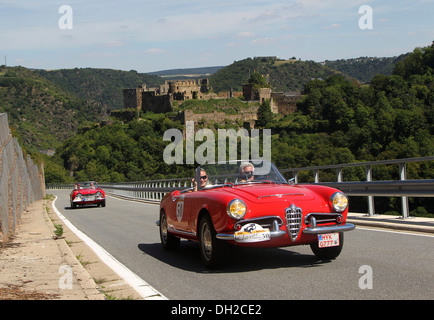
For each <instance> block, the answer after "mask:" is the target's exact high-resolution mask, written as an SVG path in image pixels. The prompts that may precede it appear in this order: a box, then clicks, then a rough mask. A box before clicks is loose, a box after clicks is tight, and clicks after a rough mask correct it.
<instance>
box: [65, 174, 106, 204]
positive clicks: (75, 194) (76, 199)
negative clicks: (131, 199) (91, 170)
mask: <svg viewBox="0 0 434 320" xmlns="http://www.w3.org/2000/svg"><path fill="white" fill-rule="evenodd" d="M69 198H70V203H71V208H73V209H74V208H75V207H77V206H85V205H90V204H96V205H98V206H102V207H105V205H106V198H105V192H104V190H103V189H101V188H100V187H98V184H97V183H96V182H94V181H90V182H81V183H77V184H75V185H74V190H72V192H71V194H70V196H69Z"/></svg>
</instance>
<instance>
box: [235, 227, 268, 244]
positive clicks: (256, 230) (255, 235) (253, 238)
mask: <svg viewBox="0 0 434 320" xmlns="http://www.w3.org/2000/svg"><path fill="white" fill-rule="evenodd" d="M234 236H235V241H236V242H244V243H247V242H261V241H268V240H270V239H271V237H270V230H269V229H263V228H262V227H261V226H260V225H258V224H255V223H250V224H247V225H245V226H244V227H243V228H242V229H241V230H240V231H237V232H235V234H234Z"/></svg>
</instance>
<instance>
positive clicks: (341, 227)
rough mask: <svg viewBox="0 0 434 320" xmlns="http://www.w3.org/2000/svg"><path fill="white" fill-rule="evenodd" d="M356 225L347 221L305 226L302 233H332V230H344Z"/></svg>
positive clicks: (352, 228) (349, 229)
mask: <svg viewBox="0 0 434 320" xmlns="http://www.w3.org/2000/svg"><path fill="white" fill-rule="evenodd" d="M355 227H356V226H355V225H354V224H352V223H347V224H344V225H339V226H328V227H316V228H306V229H304V230H303V233H306V234H321V233H332V232H345V231H351V230H354V228H355Z"/></svg>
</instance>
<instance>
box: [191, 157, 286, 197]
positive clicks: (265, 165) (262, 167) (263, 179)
mask: <svg viewBox="0 0 434 320" xmlns="http://www.w3.org/2000/svg"><path fill="white" fill-rule="evenodd" d="M247 163H248V164H250V165H253V168H254V169H253V174H252V175H250V174H246V173H241V172H240V171H241V170H240V167H241V165H242V164H247ZM202 170H205V172H206V174H207V176H208V182H207V185H206V186H205V187H203V188H202V187H201V186H200V172H201V171H202ZM195 178H196V181H199V183H198V187H197V190H206V189H213V188H220V187H234V186H238V185H246V184H247V185H250V184H261V183H277V184H288V181H287V180H286V179H285V178H284V176H283V175H282V173H281V172H280V171H279V170H278V169H277V167H276V166H275V165H274V163H272V162H271V161H267V160H260V161H259V160H234V161H224V162H216V163H210V164H204V165H201V166H199V167H197V168H196V174H195ZM252 178H253V180H251V179H252Z"/></svg>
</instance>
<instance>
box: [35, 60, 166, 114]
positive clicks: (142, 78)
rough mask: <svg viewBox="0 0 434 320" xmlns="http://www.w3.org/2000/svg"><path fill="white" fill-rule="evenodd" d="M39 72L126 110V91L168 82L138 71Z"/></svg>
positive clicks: (81, 93) (82, 95)
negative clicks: (126, 89)
mask: <svg viewBox="0 0 434 320" xmlns="http://www.w3.org/2000/svg"><path fill="white" fill-rule="evenodd" d="M35 72H36V73H38V74H39V75H41V76H43V77H44V78H46V79H47V80H50V81H51V82H53V83H55V84H57V85H58V86H59V87H61V88H62V89H64V90H66V91H69V92H71V93H74V94H75V95H77V96H78V97H80V98H81V99H84V100H88V99H91V100H94V101H97V102H100V103H104V104H106V105H108V106H109V107H110V108H111V109H112V110H116V109H122V108H123V107H124V101H123V95H122V90H123V89H125V88H135V87H137V86H138V85H140V84H144V83H146V85H147V86H148V87H153V86H157V85H159V84H161V83H164V80H163V79H162V78H160V77H158V76H156V75H149V74H146V73H138V72H137V71H134V70H131V71H121V70H112V69H94V68H84V69H81V68H80V69H79V68H75V69H61V70H51V71H46V70H36V71H35Z"/></svg>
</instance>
